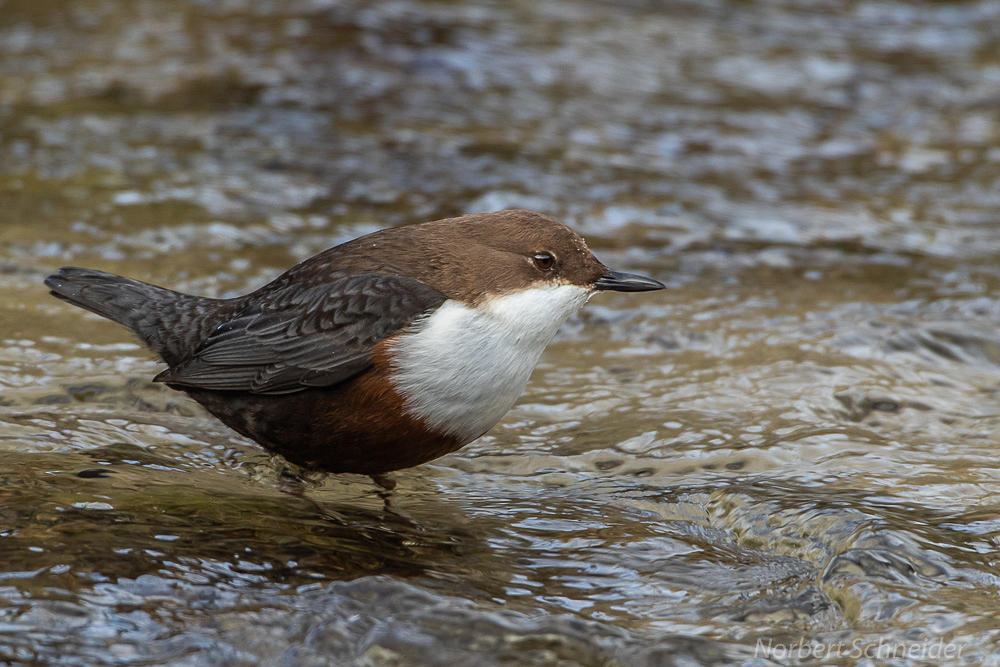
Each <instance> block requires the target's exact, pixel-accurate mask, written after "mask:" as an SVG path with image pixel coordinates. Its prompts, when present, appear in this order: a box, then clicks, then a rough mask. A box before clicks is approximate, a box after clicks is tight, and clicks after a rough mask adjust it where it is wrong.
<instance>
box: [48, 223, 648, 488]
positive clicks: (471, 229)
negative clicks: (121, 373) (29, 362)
mask: <svg viewBox="0 0 1000 667" xmlns="http://www.w3.org/2000/svg"><path fill="white" fill-rule="evenodd" d="M45 284H46V285H47V286H48V287H49V288H50V289H51V290H52V294H53V295H54V296H56V297H58V298H60V299H62V300H64V301H68V302H69V303H72V304H73V305H76V306H80V307H81V308H85V309H87V310H89V311H91V312H94V313H97V314H98V315H101V316H103V317H107V318H109V319H111V320H114V321H115V322H119V323H120V324H123V325H125V326H126V327H128V328H129V329H131V330H132V331H133V332H135V333H136V334H138V336H139V338H141V339H142V340H143V341H144V342H145V343H146V345H148V346H149V348H150V349H152V350H153V351H154V352H155V353H156V354H158V355H159V356H160V357H161V358H162V359H163V360H164V361H165V362H166V364H167V366H168V368H167V370H165V371H163V372H162V373H160V374H159V375H157V376H156V377H155V378H154V380H155V381H157V382H165V383H167V385H168V386H170V387H172V388H174V389H180V390H182V391H185V392H187V393H188V394H189V395H190V396H191V397H192V398H194V399H195V400H196V401H198V402H199V403H201V404H202V405H203V406H205V408H207V409H208V411H209V412H211V413H212V414H213V415H215V416H216V417H218V418H219V419H221V420H222V421H223V422H224V423H225V424H226V425H227V426H229V427H230V428H232V429H234V430H236V431H237V432H239V433H241V434H243V435H245V436H247V437H249V438H251V439H253V440H255V441H256V442H258V443H260V444H261V445H262V446H264V447H265V448H266V449H268V450H270V451H272V452H276V453H278V454H281V455H282V456H284V457H285V458H286V459H288V460H289V461H291V462H292V463H295V464H298V465H301V466H304V467H307V468H311V469H314V470H321V471H326V472H335V473H337V472H353V473H362V474H366V475H380V474H382V473H386V472H390V471H393V470H399V469H401V468H408V467H410V466H415V465H418V464H421V463H425V462H427V461H430V460H431V459H435V458H437V457H439V456H443V455H444V454H447V453H449V452H453V451H455V450H456V449H458V448H459V447H461V446H463V445H465V444H467V443H469V442H472V441H473V440H475V439H476V438H478V437H479V436H481V435H483V434H484V433H486V432H487V431H488V430H489V429H490V428H492V427H493V425H494V424H496V423H497V422H498V421H500V419H501V418H502V417H503V416H504V414H506V412H507V411H508V410H509V409H510V408H511V406H513V405H514V401H516V400H517V397H518V396H520V395H521V392H522V391H523V390H524V387H525V385H526V384H527V382H528V376H529V375H531V371H532V369H533V368H534V367H535V364H536V362H537V361H538V358H539V357H540V356H541V354H542V350H543V349H545V346H546V345H548V344H549V342H550V341H551V340H552V338H553V337H554V336H555V333H556V330H557V329H559V327H560V326H561V325H562V323H563V322H565V321H566V319H567V318H568V317H569V316H570V315H571V314H573V313H574V312H576V311H577V310H579V309H580V308H581V307H582V306H583V304H584V303H586V301H587V299H588V298H589V297H590V296H591V295H592V294H593V293H594V292H595V291H598V290H617V291H620V292H643V291H648V290H657V289H663V287H664V286H663V284H661V283H659V282H657V281H655V280H652V279H650V278H644V277H642V276H637V275H632V274H627V273H618V272H615V271H611V270H609V269H608V268H607V267H606V266H604V265H603V264H602V263H601V262H600V261H599V260H598V259H597V258H596V257H594V255H593V253H592V252H591V251H590V250H589V249H588V248H587V246H586V244H585V243H584V241H583V239H582V238H580V237H579V236H578V235H577V234H576V233H574V232H573V231H572V230H571V229H570V228H569V227H567V226H565V225H563V224H562V223H560V222H557V221H555V220H553V219H552V218H549V217H547V216H544V215H542V214H540V213H535V212H532V211H524V210H507V211H499V212H496V213H477V214H474V215H465V216H462V217H459V218H450V219H447V220H437V221H435V222H425V223H422V224H417V225H410V226H406V227H398V228H394V229H385V230H381V231H378V232H375V233H373V234H368V235H367V236H362V237H360V238H357V239H354V240H353V241H349V242H347V243H344V244H342V245H339V246H336V247H334V248H330V249H329V250H326V251H324V252H321V253H319V254H318V255H315V256H313V257H310V258H309V259H307V260H305V261H303V262H301V263H300V264H298V265H296V266H294V267H293V268H291V269H289V270H288V271H286V272H285V273H283V274H282V275H280V276H278V277H277V278H275V279H274V280H273V281H271V282H270V283H268V284H267V285H264V286H263V287H261V288H260V289H257V290H255V291H253V292H251V293H249V294H247V295H244V296H239V297H235V298H232V299H211V298H208V297H200V296H192V295H188V294H181V293H179V292H174V291H172V290H169V289H165V288H163V287H156V286H154V285H150V284H147V283H143V282H139V281H137V280H131V279H129V278H123V277H121V276H116V275H112V274H109V273H103V272H101V271H93V270H90V269H79V268H73V267H66V268H62V269H59V271H57V272H56V273H54V274H53V275H51V276H49V277H48V278H47V279H46V280H45Z"/></svg>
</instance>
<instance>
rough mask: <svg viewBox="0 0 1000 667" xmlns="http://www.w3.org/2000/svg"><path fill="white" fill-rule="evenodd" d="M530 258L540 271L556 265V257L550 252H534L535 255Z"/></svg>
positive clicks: (548, 269)
mask: <svg viewBox="0 0 1000 667" xmlns="http://www.w3.org/2000/svg"><path fill="white" fill-rule="evenodd" d="M531 260H532V261H533V262H534V263H535V266H537V267H538V268H539V269H541V270H542V271H551V270H552V269H553V268H555V265H556V258H555V256H554V255H553V254H552V253H551V252H538V253H535V256H534V257H532V258H531Z"/></svg>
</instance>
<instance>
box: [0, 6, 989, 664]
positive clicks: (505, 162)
mask: <svg viewBox="0 0 1000 667" xmlns="http://www.w3.org/2000/svg"><path fill="white" fill-rule="evenodd" d="M998 179H1000V2H997V1H996V0H981V1H979V2H976V1H968V2H909V3H901V2H892V1H890V0H855V1H852V2H832V1H824V0H805V1H801V0H795V1H791V0H788V1H781V0H772V1H760V2H743V1H736V0H708V1H697V2H695V1H691V2H684V1H673V0H645V1H643V0H624V1H618V2H605V1H600V0H579V1H576V2H560V1H556V0H532V1H530V2H526V1H520V0H513V1H509V2H484V1H477V2H416V1H413V2H407V1H398V2H378V3H372V2H363V1H361V0H357V1H351V0H344V1H333V0H329V1H325V0H267V1H262V0H253V1H250V0H244V1H241V0H226V1H224V2H203V1H196V0H190V1H182V0H169V1H163V0H160V1H152V0H150V1H142V0H31V1H27V0H0V662H16V661H22V662H30V661H37V662H43V663H55V662H58V663H59V664H65V665H76V664H79V665H93V664H164V663H170V664H198V665H202V664H233V665H236V664H295V665H299V664H359V665H386V664H388V665H396V664H398V665H406V664H442V665H450V664H469V663H471V662H475V663H476V664H501V663H503V664H511V663H513V664H546V665H557V664H558V665H563V664H565V665H569V664H588V665H613V664H614V665H630V666H631V665H644V664H648V665H664V664H748V665H764V664H772V663H774V664H778V663H780V664H788V663H789V662H792V663H794V662H796V661H797V660H798V661H800V662H803V663H808V662H809V661H810V660H811V658H807V659H801V660H800V658H802V654H801V653H800V654H799V655H798V657H796V656H795V655H794V654H792V655H788V654H781V653H780V652H777V653H776V652H775V651H774V647H775V646H776V645H779V646H781V645H783V646H789V645H791V644H793V643H794V642H796V641H798V642H800V644H801V642H805V643H806V644H807V645H809V646H811V647H819V649H816V650H820V651H821V653H819V654H816V653H815V652H813V653H811V654H809V655H812V656H815V655H823V656H824V664H856V663H858V662H859V660H860V661H861V662H862V663H864V661H865V660H868V664H876V663H878V664H883V663H885V662H891V663H892V664H927V663H928V662H933V663H934V664H980V665H990V664H993V665H995V664H1000V657H998V640H997V635H998V633H1000V618H998V614H1000V612H998V611H997V610H998V605H997V595H998V592H1000V578H998V574H1000V573H998V569H997V567H998V565H997V560H998V544H1000V501H998V500H997V498H998V497H1000V496H998V492H1000V473H998V470H997V468H996V461H997V446H998V444H1000V443H998V440H1000V435H998V433H1000V430H998V429H1000V411H998V405H997V399H998V393H1000V335H998V334H997V325H998V324H1000V300H998V298H997V289H998V286H1000V266H998V263H997V261H996V258H997V254H998V251H1000V225H998V221H1000V188H998ZM515 206H517V207H525V208H532V209H536V210H539V211H542V212H544V213H547V214H550V215H553V216H555V217H558V218H560V219H562V220H564V221H566V222H567V223H569V224H570V225H572V226H573V227H574V228H576V229H577V230H578V231H580V232H581V233H582V234H583V235H584V236H585V237H586V238H587V240H588V242H589V244H590V245H591V247H592V248H593V249H594V250H595V252H596V253H597V254H598V255H599V256H600V257H601V258H602V259H604V260H605V262H606V263H607V264H609V265H611V266H614V267H616V268H620V269H622V270H630V271H637V272H642V273H646V274H649V275H652V276H654V277H656V278H658V279H660V280H663V281H664V282H666V283H667V284H668V285H670V287H671V289H670V290H669V291H668V292H665V293H664V292H660V293H655V294H652V295H602V296H601V297H598V298H595V299H594V300H593V302H592V303H591V304H590V305H589V306H588V308H587V309H585V310H584V311H583V312H582V313H581V314H580V315H579V316H578V317H576V318H574V319H572V320H571V321H570V322H569V323H568V324H567V325H566V326H565V327H564V329H563V331H562V333H561V334H560V337H559V338H558V339H557V341H556V343H555V344H554V345H553V346H552V347H551V348H550V350H549V351H548V352H547V353H546V355H545V356H544V357H543V360H542V363H541V364H540V366H539V369H538V371H537V372H536V373H535V375H534V377H533V380H532V383H531V384H530V385H529V388H528V391H527V393H526V395H525V396H524V397H523V398H522V400H521V401H520V403H519V405H518V406H517V407H516V408H515V409H514V410H513V411H512V412H511V414H510V415H509V416H508V417H507V418H506V419H505V420H504V421H503V422H502V423H501V425H500V426H498V427H497V428H495V429H494V430H493V431H492V432H491V433H490V434H488V435H487V436H485V437H484V438H482V439H480V440H479V441H477V442H476V443H473V444H472V445H469V446H468V447H466V448H465V449H463V450H461V451H460V452H457V453H455V454H453V455H450V456H448V457H445V458H443V459H440V460H438V461H436V462H434V463H433V464H431V465H427V466H422V467H420V468H417V469H415V470H411V471H406V472H404V473H401V474H399V475H398V479H399V481H400V486H399V487H398V489H397V491H396V497H395V500H394V504H393V505H392V507H389V508H386V507H385V506H384V504H383V502H382V499H381V498H380V497H379V496H378V495H377V494H376V493H375V489H374V487H372V485H371V484H370V483H368V482H366V481H365V480H364V479H362V478H355V477H352V476H339V477H330V478H327V479H326V480H321V479H316V480H313V481H310V482H309V483H307V484H306V485H305V488H304V489H298V490H297V492H296V489H295V488H293V487H289V485H288V483H287V482H284V481H282V477H281V475H280V470H281V463H280V461H273V460H270V459H269V458H268V457H267V456H266V455H265V454H264V453H263V452H262V451H261V450H260V449H259V448H257V447H255V446H254V445H253V444H252V443H249V442H247V441H245V440H243V439H241V438H239V437H238V436H236V435H235V434H233V433H232V432H230V431H227V430H226V429H225V428H224V427H222V426H220V425H218V424H217V423H216V422H214V421H213V420H212V419H210V418H208V417H207V416H206V415H205V413H203V412H202V411H201V410H200V409H199V408H198V407H197V406H195V405H194V404H193V403H192V402H190V401H188V400H187V399H186V398H185V397H183V396H182V395H180V394H177V393H175V392H171V391H170V390H168V389H166V388H164V387H161V386H158V385H153V384H152V383H151V382H150V381H149V380H150V378H151V377H152V376H153V375H154V374H155V373H156V372H157V371H158V370H160V368H161V365H160V364H159V363H157V362H156V361H155V359H153V358H152V356H151V355H150V354H148V353H147V352H145V351H144V350H143V349H142V348H141V347H140V346H139V345H138V344H136V342H135V341H134V340H133V339H132V338H131V336H130V335H129V334H128V333H127V332H126V331H124V330H123V329H121V328H119V327H118V326H116V325H114V324H112V323H109V322H106V321H104V320H100V319H99V318H97V317H95V316H91V315H89V314H87V313H84V312H83V311H80V310H78V309H73V308H71V307H69V306H66V305H63V304H61V303H59V302H58V301H56V300H55V299H52V298H51V297H49V296H48V295H47V294H46V291H45V289H44V287H42V285H41V281H42V280H43V279H44V277H45V276H46V275H47V274H48V273H49V272H51V271H52V270H53V269H55V268H58V267H59V266H62V265H67V264H70V265H80V266H87V267H92V268H99V269H103V270H106V271H112V272H115V273H122V274H126V275H129V276H132V277H136V278H140V279H143V280H147V281H150V282H155V283H158V284H163V285H166V286H169V287H172V288H175V289H180V290H183V291H191V292H196V293H200V294H208V295H214V296H231V295H235V294H238V293H242V292H245V291H248V290H250V289H252V288H254V287H256V286H259V285H260V284H262V283H263V282H264V281H266V280H267V279H269V278H271V277H273V276H275V275H277V274H278V273H279V272H280V271H282V270H284V269H286V268H288V267H289V266H291V265H292V264H293V263H295V262H297V261H299V260H301V259H304V258H306V257H308V256H310V255H311V254H313V253H315V252H318V251H320V250H322V249H324V248H326V247H329V246H331V245H334V244H335V243H339V242H342V241H344V240H347V239H349V238H352V237H354V236H357V235H359V234H362V233H366V232H369V231H373V230H375V229H378V228H382V227H386V226H393V225H399V224H406V223H413V222H419V221H423V220H430V219H436V218H441V217H446V216H451V215H457V214H462V213H467V212H477V211H488V210H496V209H501V208H508V207H515ZM761 646H771V647H772V650H771V651H770V652H768V651H767V650H762V649H761ZM880 646H881V647H886V646H887V647H889V648H882V649H881V650H882V651H883V653H881V654H877V653H876V651H877V650H879V648H878V647H880ZM934 646H939V647H940V651H942V652H940V653H939V654H937V656H936V657H935V656H934V655H932V654H930V653H928V651H931V650H932V649H933V647H934ZM837 647H839V650H840V652H839V653H837ZM858 647H860V649H861V650H862V652H861V653H860V654H859V653H857V652H856V650H857V649H858ZM899 647H903V648H902V649H900V648H899ZM913 647H916V648H913ZM852 649H853V650H854V652H852ZM890 650H891V651H893V652H892V653H891V654H890V653H888V651H890ZM921 650H923V651H924V653H923V654H921V653H920V651H921ZM946 650H947V651H948V652H947V653H944V652H943V651H946ZM906 651H911V652H910V653H906ZM921 655H922V656H923V658H921ZM931 658H934V659H933V660H931ZM921 659H923V662H921Z"/></svg>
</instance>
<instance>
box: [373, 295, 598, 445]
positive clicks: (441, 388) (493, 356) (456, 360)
mask: <svg viewBox="0 0 1000 667" xmlns="http://www.w3.org/2000/svg"><path fill="white" fill-rule="evenodd" d="M590 294H591V291H590V290H588V289H587V288H585V287H579V286H577V285H557V286H549V287H532V288H530V289H525V290H520V291H518V292H515V293H513V294H508V295H505V296H498V297H493V298H490V299H488V300H486V301H484V302H483V303H481V304H480V305H478V306H476V307H475V308H472V307H469V306H467V305H466V304H464V303H461V302H459V301H454V300H448V301H445V302H444V304H442V305H441V307H440V308H438V309H437V310H436V311H434V312H433V313H431V314H430V315H429V316H427V317H426V318H424V319H423V320H422V321H421V322H419V323H418V324H417V325H416V327H415V329H414V330H413V331H412V332H410V333H407V334H404V335H402V336H400V337H399V338H398V339H397V341H395V342H394V343H393V346H392V355H393V365H394V366H395V369H396V370H395V372H394V373H393V374H392V375H391V376H390V380H391V381H392V382H393V384H394V385H395V387H396V390H397V391H399V392H400V393H401V394H402V395H403V396H404V398H405V404H404V405H405V407H406V410H407V412H408V413H409V414H410V415H412V416H414V417H416V418H418V419H420V420H421V421H423V422H424V423H425V424H427V425H428V426H430V427H431V428H433V429H434V430H436V431H440V432H442V433H445V434H448V435H453V436H456V437H458V438H461V439H462V440H463V441H464V442H471V441H472V440H475V439H476V438H478V437H479V436H481V435H482V434H483V433H486V431H488V430H489V429H490V428H492V427H493V425H494V424H496V423H497V422H498V421H500V419H501V418H502V417H503V416H504V415H505V414H507V411H508V410H510V408H511V407H512V406H513V405H514V402H515V401H516V400H517V398H518V396H520V395H521V392H522V391H524V386H525V385H526V384H527V383H528V378H529V377H530V376H531V371H532V370H533V369H534V368H535V364H536V363H537V362H538V358H539V357H540V356H541V354H542V350H544V349H545V346H546V345H548V344H549V343H550V342H551V341H552V338H553V337H554V336H555V335H556V331H558V329H559V327H560V326H561V325H562V324H563V322H565V321H566V319H567V318H568V317H569V316H570V315H572V314H573V313H575V312H576V311H578V310H579V309H580V308H581V307H582V306H583V304H585V303H586V302H587V299H588V298H589V297H590Z"/></svg>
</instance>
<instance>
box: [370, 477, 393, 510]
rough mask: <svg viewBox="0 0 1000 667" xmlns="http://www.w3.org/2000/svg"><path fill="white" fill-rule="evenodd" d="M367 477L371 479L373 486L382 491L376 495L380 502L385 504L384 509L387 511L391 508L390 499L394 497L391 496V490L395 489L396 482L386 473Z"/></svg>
mask: <svg viewBox="0 0 1000 667" xmlns="http://www.w3.org/2000/svg"><path fill="white" fill-rule="evenodd" d="M369 477H371V478H372V481H373V482H375V484H377V485H378V486H380V487H381V488H382V490H381V491H379V492H378V495H379V497H380V498H381V499H382V502H383V503H385V509H386V510H387V511H388V510H389V509H390V508H391V506H392V497H393V495H395V494H393V489H395V488H396V480H394V479H393V478H392V477H390V476H389V475H388V474H386V473H376V474H374V475H369Z"/></svg>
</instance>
